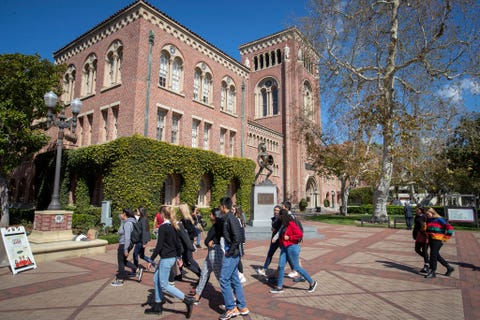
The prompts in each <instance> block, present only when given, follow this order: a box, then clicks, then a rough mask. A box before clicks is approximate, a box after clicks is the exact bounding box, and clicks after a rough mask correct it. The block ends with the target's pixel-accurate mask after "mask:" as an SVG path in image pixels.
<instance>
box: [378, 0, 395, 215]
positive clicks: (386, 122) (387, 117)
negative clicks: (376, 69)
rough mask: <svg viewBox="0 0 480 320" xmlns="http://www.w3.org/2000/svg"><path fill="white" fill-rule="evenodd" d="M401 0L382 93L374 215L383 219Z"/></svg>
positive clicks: (389, 174)
mask: <svg viewBox="0 0 480 320" xmlns="http://www.w3.org/2000/svg"><path fill="white" fill-rule="evenodd" d="M399 5H400V0H393V1H392V19H391V28H390V45H389V50H388V57H387V60H386V61H387V64H386V66H385V75H384V77H383V80H382V81H381V82H379V83H380V84H381V87H380V91H381V92H382V98H383V99H382V100H381V103H383V104H384V109H383V110H384V112H383V114H382V117H383V123H382V125H383V128H382V135H383V154H382V168H381V173H380V180H379V183H378V186H377V189H376V190H375V192H374V194H373V206H374V207H373V215H374V216H375V217H376V218H380V219H382V218H383V217H386V216H387V215H388V213H387V200H388V194H389V191H390V183H391V181H392V172H393V144H394V139H393V134H394V118H395V103H394V97H395V86H394V84H395V58H396V56H397V49H398V8H399Z"/></svg>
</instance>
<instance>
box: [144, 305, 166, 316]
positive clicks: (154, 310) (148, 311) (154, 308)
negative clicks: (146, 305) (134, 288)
mask: <svg viewBox="0 0 480 320" xmlns="http://www.w3.org/2000/svg"><path fill="white" fill-rule="evenodd" d="M144 313H145V314H162V304H161V302H155V303H154V304H153V306H152V307H151V308H150V309H145V311H144Z"/></svg>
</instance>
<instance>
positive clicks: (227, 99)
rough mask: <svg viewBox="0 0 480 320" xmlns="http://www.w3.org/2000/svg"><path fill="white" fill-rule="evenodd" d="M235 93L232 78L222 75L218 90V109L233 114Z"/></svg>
mask: <svg viewBox="0 0 480 320" xmlns="http://www.w3.org/2000/svg"><path fill="white" fill-rule="evenodd" d="M236 100H237V94H236V91H235V84H234V83H233V80H232V78H230V77H228V76H227V77H224V78H223V80H222V85H221V90H220V110H222V111H225V112H228V113H232V114H235V112H236Z"/></svg>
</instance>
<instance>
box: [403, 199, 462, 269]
mask: <svg viewBox="0 0 480 320" xmlns="http://www.w3.org/2000/svg"><path fill="white" fill-rule="evenodd" d="M415 211H416V214H415V218H414V219H413V221H414V227H413V232H412V236H413V239H415V252H416V253H418V254H419V255H420V256H421V257H422V258H423V261H424V266H423V268H422V269H421V270H420V272H421V273H425V274H426V275H425V278H435V277H436V274H437V264H438V262H440V264H441V265H443V266H444V267H445V268H446V269H447V270H446V272H445V275H446V276H450V275H451V274H452V273H453V271H455V268H453V267H452V266H451V265H450V264H449V263H448V262H447V261H446V260H445V259H444V258H443V257H442V256H441V255H440V249H441V248H442V246H443V243H444V242H446V241H448V240H449V239H450V238H451V236H452V235H453V227H452V226H451V225H450V224H449V223H448V222H447V221H446V220H445V219H444V218H443V217H442V216H440V215H439V214H438V213H437V211H435V209H433V208H423V207H421V206H417V207H416V209H415ZM407 228H408V227H407ZM429 249H430V250H429Z"/></svg>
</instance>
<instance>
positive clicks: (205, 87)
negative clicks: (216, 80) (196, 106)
mask: <svg viewBox="0 0 480 320" xmlns="http://www.w3.org/2000/svg"><path fill="white" fill-rule="evenodd" d="M212 83H213V76H212V72H211V71H210V68H209V67H208V66H207V65H206V64H205V63H204V62H201V63H199V64H198V65H197V66H196V67H195V73H194V78H193V100H196V101H199V102H201V103H204V104H207V105H211V104H212V92H213V85H212Z"/></svg>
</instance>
